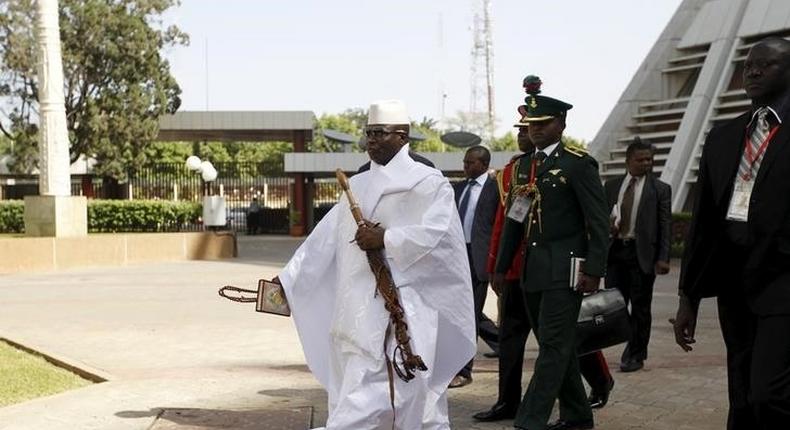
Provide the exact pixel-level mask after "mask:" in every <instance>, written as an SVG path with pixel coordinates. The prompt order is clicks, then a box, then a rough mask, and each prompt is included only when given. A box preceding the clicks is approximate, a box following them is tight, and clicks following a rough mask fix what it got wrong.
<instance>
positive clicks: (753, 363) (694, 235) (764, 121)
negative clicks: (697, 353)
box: [674, 38, 790, 430]
mask: <svg viewBox="0 0 790 430" xmlns="http://www.w3.org/2000/svg"><path fill="white" fill-rule="evenodd" d="M743 81H744V87H745V89H746V94H747V96H748V97H749V99H751V102H752V106H751V109H750V110H749V112H747V113H745V114H743V115H741V116H739V117H737V118H735V119H732V120H730V121H727V122H725V123H723V124H721V125H718V126H716V127H714V128H713V129H712V130H711V131H710V132H709V133H708V137H707V139H706V142H705V146H704V148H703V152H702V158H701V159H700V164H699V175H698V178H697V186H696V196H695V202H694V211H693V216H692V220H691V227H690V231H689V234H688V237H687V239H686V249H685V254H684V257H683V265H682V269H681V274H680V285H679V290H680V291H679V292H680V303H679V305H678V311H677V316H676V317H675V321H674V329H675V340H676V342H677V343H678V344H679V345H680V346H681V348H683V349H684V350H685V351H690V350H691V349H692V344H693V343H694V342H695V339H694V331H695V326H696V320H697V310H698V307H699V302H700V300H701V299H702V298H704V297H712V296H716V297H717V302H718V309H719V323H720V325H721V331H722V335H723V337H724V342H725V344H726V346H727V372H728V383H729V401H730V411H729V417H728V424H727V426H728V427H727V428H728V429H729V430H742V429H743V430H745V429H750V430H752V429H753V430H760V429H779V428H787V426H788V423H790V372H789V371H788V369H790V336H788V333H790V174H788V172H790V126H788V125H787V123H788V121H790V101H789V100H788V94H789V93H790V42H788V41H787V40H784V39H781V38H769V39H765V40H763V41H760V42H758V43H757V44H756V45H754V47H752V49H751V50H750V51H749V54H748V56H747V57H746V61H745V62H744V69H743Z"/></svg>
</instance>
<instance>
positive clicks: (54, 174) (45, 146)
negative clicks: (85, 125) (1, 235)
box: [25, 0, 88, 237]
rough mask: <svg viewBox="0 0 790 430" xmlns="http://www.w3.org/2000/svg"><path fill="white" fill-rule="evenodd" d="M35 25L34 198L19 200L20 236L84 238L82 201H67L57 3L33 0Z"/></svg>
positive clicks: (66, 142)
mask: <svg viewBox="0 0 790 430" xmlns="http://www.w3.org/2000/svg"><path fill="white" fill-rule="evenodd" d="M35 26H36V28H35V31H36V45H37V55H38V102H39V130H38V143H39V171H40V172H41V173H40V174H39V185H38V191H39V194H40V195H38V196H26V197H25V234H26V235H28V236H50V237H75V236H85V235H86V234H87V233H88V211H87V200H86V198H85V197H84V196H71V175H70V173H69V165H70V163H69V134H68V130H67V127H66V107H65V104H64V101H63V64H62V58H61V55H60V26H59V24H58V2H57V0H38V2H37V4H36V22H35Z"/></svg>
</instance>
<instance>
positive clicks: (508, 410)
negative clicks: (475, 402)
mask: <svg viewBox="0 0 790 430" xmlns="http://www.w3.org/2000/svg"><path fill="white" fill-rule="evenodd" d="M516 410H518V405H516V406H510V405H508V404H507V403H494V406H491V409H489V410H487V411H485V412H478V413H476V414H474V415H472V418H474V419H476V420H478V421H482V422H489V421H501V420H512V419H513V418H515V417H516Z"/></svg>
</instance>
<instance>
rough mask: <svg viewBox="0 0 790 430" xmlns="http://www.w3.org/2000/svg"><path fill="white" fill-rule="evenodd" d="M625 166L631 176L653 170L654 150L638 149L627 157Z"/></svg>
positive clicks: (638, 175)
mask: <svg viewBox="0 0 790 430" xmlns="http://www.w3.org/2000/svg"><path fill="white" fill-rule="evenodd" d="M625 167H626V169H628V173H629V174H631V176H636V177H640V176H642V175H645V174H647V173H649V172H650V171H651V170H653V151H651V150H649V149H637V150H636V151H634V152H632V153H631V155H630V156H628V157H627V158H626V159H625Z"/></svg>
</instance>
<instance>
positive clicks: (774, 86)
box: [743, 42, 790, 101]
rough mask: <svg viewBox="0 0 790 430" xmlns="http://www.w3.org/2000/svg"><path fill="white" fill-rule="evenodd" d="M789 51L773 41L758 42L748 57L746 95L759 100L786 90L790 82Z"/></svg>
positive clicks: (744, 72)
mask: <svg viewBox="0 0 790 430" xmlns="http://www.w3.org/2000/svg"><path fill="white" fill-rule="evenodd" d="M787 58H788V52H786V49H783V48H782V47H781V46H779V45H776V44H772V43H770V42H769V43H758V44H757V45H755V46H754V47H753V48H752V49H751V50H750V51H749V55H748V56H747V57H746V61H745V62H744V67H743V86H744V89H746V95H747V96H748V97H749V98H750V99H752V100H757V101H764V100H765V99H770V98H772V97H774V96H776V95H778V94H781V93H782V92H784V90H785V89H786V88H787V86H788V83H790V68H789V67H787V66H788V64H787V63H788V61H787Z"/></svg>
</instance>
